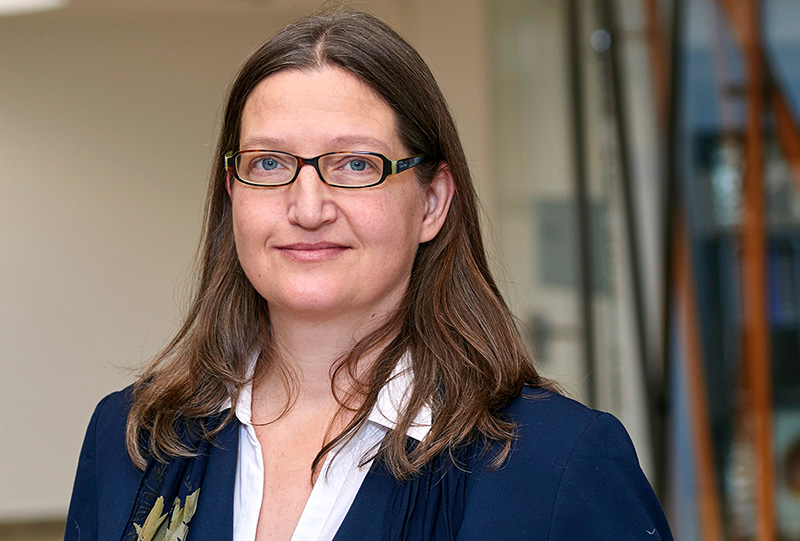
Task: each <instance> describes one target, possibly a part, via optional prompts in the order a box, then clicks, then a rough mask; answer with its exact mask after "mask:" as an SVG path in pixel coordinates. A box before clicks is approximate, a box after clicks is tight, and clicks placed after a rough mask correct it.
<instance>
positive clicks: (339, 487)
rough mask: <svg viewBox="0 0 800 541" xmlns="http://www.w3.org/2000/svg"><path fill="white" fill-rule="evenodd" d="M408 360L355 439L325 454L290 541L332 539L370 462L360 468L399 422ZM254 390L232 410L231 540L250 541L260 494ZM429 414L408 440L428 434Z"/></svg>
mask: <svg viewBox="0 0 800 541" xmlns="http://www.w3.org/2000/svg"><path fill="white" fill-rule="evenodd" d="M413 380H414V378H413V374H412V372H411V361H410V359H409V358H408V355H406V356H404V357H402V358H401V359H400V361H399V362H398V363H397V366H396V367H395V369H394V372H393V373H392V377H391V378H390V379H389V382H388V383H387V384H386V386H384V387H383V389H381V390H380V392H379V393H378V400H377V401H376V403H375V407H374V408H373V409H372V411H371V412H370V414H369V416H368V417H367V421H366V422H365V423H364V424H363V425H362V426H361V428H360V429H359V430H358V431H357V432H356V434H355V436H353V438H352V439H350V440H349V441H348V442H346V443H345V444H344V445H341V444H340V445H339V446H337V447H335V448H334V449H333V450H332V451H331V452H329V453H328V455H327V457H326V458H325V463H324V464H323V466H322V469H321V470H320V474H319V476H318V477H317V482H316V483H315V484H314V488H313V489H312V490H311V495H310V496H309V498H308V501H307V502H306V506H305V508H304V509H303V513H302V515H300V521H299V522H298V523H297V527H296V528H295V531H294V534H293V535H292V541H301V540H320V541H328V540H331V539H333V536H334V535H336V532H337V531H338V529H339V526H341V524H342V522H343V521H344V517H345V515H347V512H348V511H349V510H350V506H351V505H352V503H353V500H354V499H355V497H356V494H357V493H358V489H359V488H360V487H361V483H362V482H363V481H364V478H365V477H366V476H367V473H368V472H369V468H370V466H371V465H372V461H370V462H368V463H366V464H364V465H363V466H359V463H360V462H361V460H362V458H363V457H364V456H365V455H366V454H368V453H369V452H370V451H373V450H374V449H375V448H376V446H377V445H378V444H380V442H381V441H382V440H383V438H384V436H385V435H386V434H387V433H388V432H389V431H390V430H393V429H394V428H395V427H396V426H397V419H398V417H399V414H400V412H401V411H402V410H403V408H404V406H405V404H406V403H407V400H408V394H409V393H410V391H411V386H412V385H413ZM251 401H252V386H251V385H247V386H246V387H245V388H243V389H242V394H241V397H240V398H239V403H238V404H237V407H236V417H237V418H238V419H239V422H240V423H241V424H240V427H239V457H238V462H237V466H236V485H235V488H234V493H233V541H254V540H255V538H256V527H257V526H258V517H259V514H260V512H261V502H262V499H263V496H264V463H263V459H262V456H261V444H260V443H259V441H258V438H257V437H256V432H255V429H254V428H253V425H252V423H251ZM430 425H431V410H430V408H428V407H425V408H423V409H422V410H420V412H419V413H418V414H417V416H416V417H415V418H414V422H413V423H412V425H411V427H410V428H409V430H408V432H407V434H408V436H410V437H412V438H414V439H415V440H417V441H421V440H422V438H424V437H425V435H426V434H427V433H428V431H429V430H430Z"/></svg>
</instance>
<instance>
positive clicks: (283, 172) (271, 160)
mask: <svg viewBox="0 0 800 541" xmlns="http://www.w3.org/2000/svg"><path fill="white" fill-rule="evenodd" d="M243 158H244V159H243V160H242V163H241V165H240V171H239V174H240V176H242V177H243V178H244V179H245V180H248V181H250V182H255V183H258V184H280V183H283V182H286V181H287V180H288V179H289V178H291V176H292V175H293V174H294V168H295V163H294V157H293V156H291V155H289V154H282V153H279V152H253V153H248V154H245V155H244V156H243Z"/></svg>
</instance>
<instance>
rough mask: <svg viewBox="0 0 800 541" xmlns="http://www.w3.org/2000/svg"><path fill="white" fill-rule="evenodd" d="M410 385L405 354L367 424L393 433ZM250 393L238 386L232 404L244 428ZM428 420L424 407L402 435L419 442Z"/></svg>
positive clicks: (251, 365)
mask: <svg viewBox="0 0 800 541" xmlns="http://www.w3.org/2000/svg"><path fill="white" fill-rule="evenodd" d="M257 359H258V355H253V357H251V359H250V362H249V365H248V369H247V371H248V379H250V378H252V375H253V372H254V371H255V364H256V360H257ZM413 386H414V372H413V369H412V367H411V355H410V354H409V353H406V354H405V355H403V356H402V357H401V358H400V360H399V361H398V362H397V366H395V367H394V370H393V371H392V375H391V376H390V377H389V381H388V382H387V383H386V385H384V386H383V387H382V388H381V390H380V391H379V392H378V399H377V400H376V402H375V406H374V407H373V408H372V411H371V412H370V413H369V415H368V416H367V422H371V423H375V424H377V425H380V426H382V427H385V428H387V429H389V430H394V429H395V428H396V427H397V420H398V419H399V417H400V413H401V412H402V411H403V409H404V408H405V406H406V404H407V403H408V400H409V399H410V395H411V391H412V389H413ZM252 393H253V386H252V383H248V384H246V385H245V386H244V387H242V392H241V394H240V395H239V401H238V403H237V404H236V418H237V419H239V422H241V423H242V424H245V425H249V424H251V420H252V411H251V402H252ZM229 407H231V404H230V399H229V400H228V402H227V405H225V406H223V409H225V408H229ZM432 419H433V417H432V415H431V409H430V407H429V406H428V405H427V404H426V405H425V406H423V407H422V409H420V410H419V412H418V413H417V415H416V416H415V417H414V421H413V422H412V423H411V426H410V427H409V428H408V431H407V432H406V434H407V435H408V436H410V437H412V438H414V439H415V440H417V441H422V439H423V438H424V437H425V436H426V435H427V434H428V431H430V429H431V424H432Z"/></svg>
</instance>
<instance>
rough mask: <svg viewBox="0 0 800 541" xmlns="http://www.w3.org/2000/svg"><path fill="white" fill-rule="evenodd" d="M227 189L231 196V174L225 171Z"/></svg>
mask: <svg viewBox="0 0 800 541" xmlns="http://www.w3.org/2000/svg"><path fill="white" fill-rule="evenodd" d="M225 189H226V190H227V191H228V197H230V196H231V174H230V173H225Z"/></svg>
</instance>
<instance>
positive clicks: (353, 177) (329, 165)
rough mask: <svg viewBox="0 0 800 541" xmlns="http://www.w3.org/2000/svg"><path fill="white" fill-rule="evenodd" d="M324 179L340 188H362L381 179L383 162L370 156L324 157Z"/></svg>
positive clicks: (343, 153)
mask: <svg viewBox="0 0 800 541" xmlns="http://www.w3.org/2000/svg"><path fill="white" fill-rule="evenodd" d="M320 165H321V166H323V167H324V170H325V178H326V179H328V180H329V181H330V182H332V183H333V184H337V185H341V186H363V185H368V184H372V183H373V182H376V181H377V180H379V179H380V177H381V171H382V170H383V162H382V161H381V160H380V158H378V157H377V156H373V155H371V154H360V153H348V152H340V153H336V154H330V155H328V156H327V157H326V160H325V163H324V164H322V163H321V164H320Z"/></svg>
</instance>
